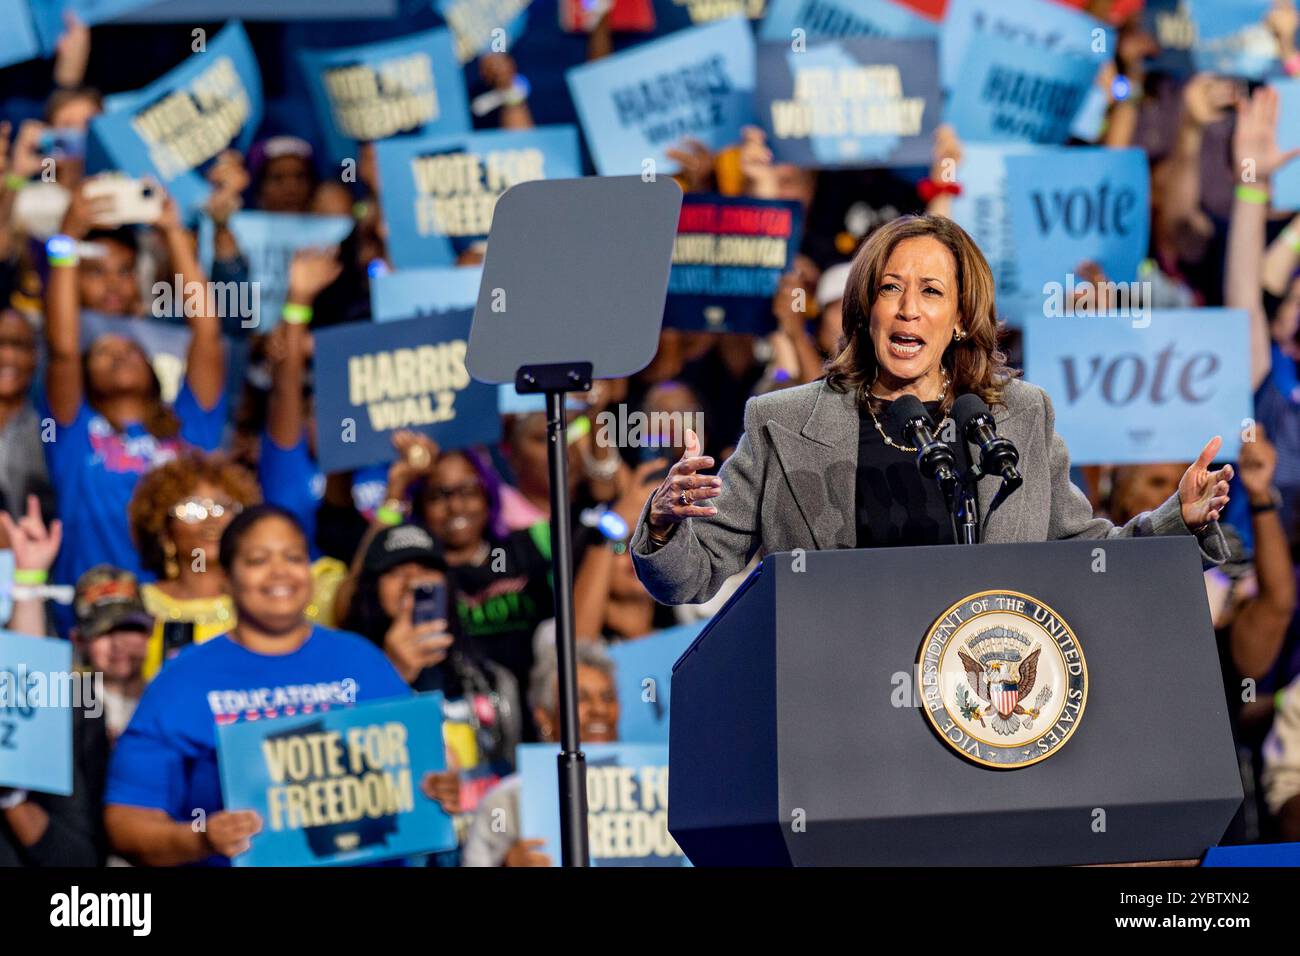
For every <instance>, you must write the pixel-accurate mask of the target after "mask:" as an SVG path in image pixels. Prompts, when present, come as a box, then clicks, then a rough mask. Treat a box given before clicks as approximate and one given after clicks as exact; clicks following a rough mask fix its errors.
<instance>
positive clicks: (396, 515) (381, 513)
mask: <svg viewBox="0 0 1300 956" xmlns="http://www.w3.org/2000/svg"><path fill="white" fill-rule="evenodd" d="M375 520H376V521H378V522H379V523H380V524H386V525H389V526H393V525H399V524H401V523H402V522H403V521H405V520H406V519H405V518H404V517H403V516H402V513H401V512H400V511H398V510H396V509H395V508H390V507H388V505H382V506H381V507H378V508H376V509H375Z"/></svg>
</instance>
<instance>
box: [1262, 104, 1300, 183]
mask: <svg viewBox="0 0 1300 956" xmlns="http://www.w3.org/2000/svg"><path fill="white" fill-rule="evenodd" d="M1269 85H1270V86H1272V87H1275V88H1276V89H1277V93H1278V103H1277V145H1278V148H1279V149H1282V150H1290V149H1300V79H1295V80H1273V81H1271V82H1270V83H1269ZM1273 206H1274V207H1275V208H1277V209H1300V158H1297V159H1293V160H1291V162H1289V163H1287V164H1286V165H1285V166H1283V167H1282V168H1281V169H1279V170H1278V171H1277V172H1275V173H1274V174H1273Z"/></svg>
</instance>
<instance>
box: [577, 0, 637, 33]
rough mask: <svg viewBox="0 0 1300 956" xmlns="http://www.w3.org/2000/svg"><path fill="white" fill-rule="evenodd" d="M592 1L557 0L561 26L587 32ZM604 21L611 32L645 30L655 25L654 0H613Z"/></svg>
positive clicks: (592, 7)
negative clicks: (558, 0)
mask: <svg viewBox="0 0 1300 956" xmlns="http://www.w3.org/2000/svg"><path fill="white" fill-rule="evenodd" d="M594 8H595V4H593V3H592V2H591V0H560V3H559V14H560V29H561V30H563V31H564V32H565V33H586V32H587V30H588V26H587V24H588V21H589V20H590V18H591V15H592V11H593V10H594ZM605 22H606V23H608V24H609V29H610V30H611V31H612V32H614V33H648V32H650V31H652V30H654V28H655V7H654V2H653V0H613V2H612V3H611V4H610V7H609V12H608V13H606V14H605Z"/></svg>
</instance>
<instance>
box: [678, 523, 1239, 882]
mask: <svg viewBox="0 0 1300 956" xmlns="http://www.w3.org/2000/svg"><path fill="white" fill-rule="evenodd" d="M1099 549H1100V550H1099ZM1099 557H1100V560H1099ZM1099 567H1101V568H1104V570H1098V568H1099ZM985 591H1013V592H1020V593H1023V594H1027V595H1032V596H1033V597H1034V598H1036V599H1038V600H1040V601H1041V602H1043V603H1044V604H1046V605H1050V606H1051V608H1052V609H1054V610H1055V611H1056V612H1059V615H1060V617H1061V619H1063V620H1065V621H1067V622H1068V623H1069V626H1070V628H1071V629H1072V631H1073V633H1074V635H1075V636H1076V637H1077V642H1078V645H1079V647H1080V648H1081V649H1082V652H1083V655H1084V657H1085V658H1086V668H1087V703H1086V707H1085V708H1084V710H1083V712H1082V714H1081V715H1080V717H1079V720H1078V723H1077V727H1075V728H1074V730H1073V733H1072V734H1071V735H1070V736H1069V738H1068V739H1067V740H1066V742H1065V743H1064V744H1063V745H1062V746H1061V747H1060V748H1059V749H1058V750H1055V751H1054V752H1053V753H1052V755H1051V756H1050V757H1048V758H1047V759H1042V760H1040V761H1039V762H1036V763H1033V764H1031V765H1028V766H1023V767H1019V768H1016V769H993V768H990V767H988V766H983V765H980V764H977V763H974V762H972V761H970V760H967V759H964V758H963V757H962V755H961V754H959V753H957V752H956V751H955V750H954V749H952V748H951V747H949V746H948V745H947V744H945V743H944V742H943V740H941V739H940V736H939V734H938V733H937V732H936V728H935V727H934V726H932V723H931V721H929V720H927V719H926V716H925V714H924V713H923V712H922V707H921V706H920V704H921V703H922V698H921V695H920V694H919V693H917V692H916V682H915V680H914V678H915V674H916V667H917V662H918V655H919V651H920V648H921V645H922V642H923V641H924V640H925V639H926V637H927V634H929V633H930V631H931V629H932V628H933V627H934V626H935V624H936V621H937V620H938V619H939V618H940V617H941V616H942V615H944V614H945V612H946V611H947V609H949V608H950V607H951V606H952V605H953V604H954V602H959V601H961V600H962V598H963V597H965V596H969V595H972V594H977V593H979V592H985ZM900 675H902V676H900ZM672 681H673V684H672V693H673V712H672V720H671V725H670V750H669V754H670V760H671V771H670V774H669V792H670V797H669V829H670V831H671V832H672V834H673V836H674V838H676V840H677V842H678V843H679V844H680V845H681V847H682V849H683V850H684V851H685V852H686V854H687V856H688V857H689V858H690V859H691V862H692V863H694V864H695V865H697V866H701V865H703V866H708V865H762V866H791V865H797V866H808V865H901V866H917V865H943V866H971V865H974V866H980V865H1008V866H1025V865H1053V864H1086V863H1121V862H1133V861H1145V860H1174V859H1191V858H1199V857H1200V856H1201V855H1202V854H1203V853H1204V852H1205V851H1206V849H1207V848H1208V847H1211V846H1213V845H1214V844H1216V843H1217V842H1218V840H1219V838H1220V837H1221V836H1222V835H1223V832H1224V830H1225V829H1226V828H1227V825H1228V823H1229V821H1230V819H1231V818H1232V815H1233V813H1234V812H1235V811H1236V808H1237V806H1238V805H1239V804H1240V802H1241V800H1242V788H1241V781H1240V777H1239V772H1238V768H1237V761H1236V756H1235V751H1234V748H1233V742H1232V735H1231V731H1230V728H1229V723H1228V712H1227V707H1226V703H1225V700H1224V696H1223V694H1224V691H1223V682H1222V678H1221V676H1220V673H1219V658H1218V654H1217V652H1216V648H1215V641H1214V634H1213V631H1212V629H1211V624H1210V617H1209V609H1208V605H1207V601H1206V595H1205V587H1204V584H1203V579H1202V575H1201V564H1200V558H1199V552H1198V550H1197V548H1196V543H1195V541H1194V540H1193V539H1192V538H1190V537H1182V538H1174V537H1162V538H1147V539H1141V540H1133V539H1111V540H1104V541H1060V542H1048V543H1042V544H1014V545H990V544H985V545H976V546H963V547H955V546H947V547H925V548H895V549H873V550H857V551H819V552H808V553H807V554H805V555H802V556H796V555H791V554H774V555H769V556H767V557H766V558H765V559H764V561H763V562H762V564H761V565H760V566H759V568H758V569H757V570H756V571H755V572H754V574H752V575H751V576H750V578H749V579H748V580H747V581H746V582H745V584H744V585H743V586H742V587H741V589H740V590H739V591H738V592H737V593H736V594H735V595H734V596H733V598H732V599H731V601H729V602H728V604H727V605H726V606H725V607H724V608H723V609H722V610H721V611H720V612H719V613H718V614H717V616H716V617H715V618H714V619H713V621H711V622H710V624H709V625H708V627H707V628H706V629H705V630H704V631H703V632H702V633H701V634H700V636H699V638H698V639H697V640H696V641H695V642H694V643H693V644H692V645H691V647H690V648H689V649H688V650H687V651H686V652H685V653H684V654H683V655H682V657H681V658H680V659H679V660H678V661H677V664H676V665H675V667H674V669H673V678H672ZM909 691H911V693H909Z"/></svg>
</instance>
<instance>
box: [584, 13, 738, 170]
mask: <svg viewBox="0 0 1300 956" xmlns="http://www.w3.org/2000/svg"><path fill="white" fill-rule="evenodd" d="M754 69H755V66H754V35H753V33H752V32H751V30H750V27H749V23H748V21H747V20H745V19H744V18H743V17H731V18H728V19H726V20H719V21H717V22H716V23H709V24H706V25H704V26H698V27H691V28H689V29H686V30H679V31H677V32H676V33H672V34H669V35H668V36H666V37H664V38H663V39H660V40H653V41H651V42H649V43H642V44H639V45H638V46H636V47H634V48H633V49H631V50H628V51H626V52H624V53H617V54H615V55H613V56H607V57H604V58H602V59H599V60H596V61H594V62H592V63H586V64H583V65H582V66H576V67H574V68H573V69H571V70H569V71H568V72H567V73H566V74H565V78H566V79H567V80H568V83H569V92H570V93H571V94H572V96H573V103H574V106H575V107H576V108H577V111H578V118H579V119H580V120H581V121H582V133H583V135H584V136H585V137H586V140H587V148H588V149H589V150H590V152H591V157H592V161H593V162H594V163H595V164H596V169H597V171H598V172H599V173H600V174H601V175H602V176H619V175H633V174H635V175H640V174H642V173H643V172H644V171H645V169H646V166H645V164H646V162H647V160H651V161H653V163H654V170H655V171H657V172H669V173H670V172H673V171H674V170H676V169H677V166H678V164H677V163H676V162H675V161H673V160H671V159H669V158H668V156H667V150H669V149H673V148H674V147H677V146H678V145H680V144H681V142H682V140H684V139H696V140H699V141H700V142H701V143H703V144H704V145H705V146H707V147H709V148H710V149H720V148H722V147H724V146H728V145H730V144H732V143H736V142H738V141H739V140H740V130H741V127H743V126H747V125H749V124H751V123H752V122H753V121H754V110H753V103H752V102H751V100H752V96H753V93H754Z"/></svg>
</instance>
